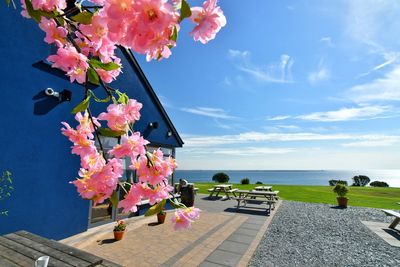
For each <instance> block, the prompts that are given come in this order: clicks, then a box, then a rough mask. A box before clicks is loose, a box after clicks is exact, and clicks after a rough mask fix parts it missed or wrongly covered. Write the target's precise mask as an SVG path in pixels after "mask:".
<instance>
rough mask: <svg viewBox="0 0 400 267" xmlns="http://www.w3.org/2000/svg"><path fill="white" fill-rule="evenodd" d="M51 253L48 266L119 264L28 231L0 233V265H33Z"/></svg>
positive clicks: (14, 266)
mask: <svg viewBox="0 0 400 267" xmlns="http://www.w3.org/2000/svg"><path fill="white" fill-rule="evenodd" d="M44 255H47V256H50V260H49V264H48V267H52V266H57V267H71V266H88V267H89V266H98V267H122V266H121V265H118V264H115V263H113V262H111V261H108V260H105V259H102V258H100V257H98V256H95V255H93V254H90V253H88V252H86V251H83V250H79V249H76V248H73V247H70V246H67V245H65V244H62V243H60V242H57V241H55V240H51V239H47V238H44V237H41V236H38V235H35V234H32V233H29V232H27V231H18V232H15V233H11V234H6V235H3V236H0V266H10V267H17V266H24V267H25V266H26V267H32V266H35V261H36V259H38V258H39V257H41V256H44Z"/></svg>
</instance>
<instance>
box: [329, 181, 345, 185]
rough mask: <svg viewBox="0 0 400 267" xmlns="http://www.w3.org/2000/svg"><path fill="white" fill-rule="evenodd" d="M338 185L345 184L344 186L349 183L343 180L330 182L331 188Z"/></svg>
mask: <svg viewBox="0 0 400 267" xmlns="http://www.w3.org/2000/svg"><path fill="white" fill-rule="evenodd" d="M336 184H344V185H347V181H343V180H329V185H330V186H335V185H336Z"/></svg>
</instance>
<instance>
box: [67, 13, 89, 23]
mask: <svg viewBox="0 0 400 267" xmlns="http://www.w3.org/2000/svg"><path fill="white" fill-rule="evenodd" d="M92 17H93V13H91V12H87V11H83V12H80V13H78V14H76V15H75V16H72V17H71V19H72V20H73V21H76V22H79V23H81V24H90V23H92Z"/></svg>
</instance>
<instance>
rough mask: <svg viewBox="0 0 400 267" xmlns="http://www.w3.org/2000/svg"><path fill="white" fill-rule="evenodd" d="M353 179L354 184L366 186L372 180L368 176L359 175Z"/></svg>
mask: <svg viewBox="0 0 400 267" xmlns="http://www.w3.org/2000/svg"><path fill="white" fill-rule="evenodd" d="M353 181H354V182H353V184H352V186H366V185H367V184H368V183H369V182H370V181H371V180H370V179H369V177H368V176H365V175H358V176H354V177H353Z"/></svg>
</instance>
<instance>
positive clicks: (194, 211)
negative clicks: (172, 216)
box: [184, 207, 201, 220]
mask: <svg viewBox="0 0 400 267" xmlns="http://www.w3.org/2000/svg"><path fill="white" fill-rule="evenodd" d="M200 211H201V210H200V209H198V208H195V207H189V208H187V209H185V210H184V213H185V214H186V215H187V216H188V217H189V218H190V219H192V220H197V219H199V218H200Z"/></svg>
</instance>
